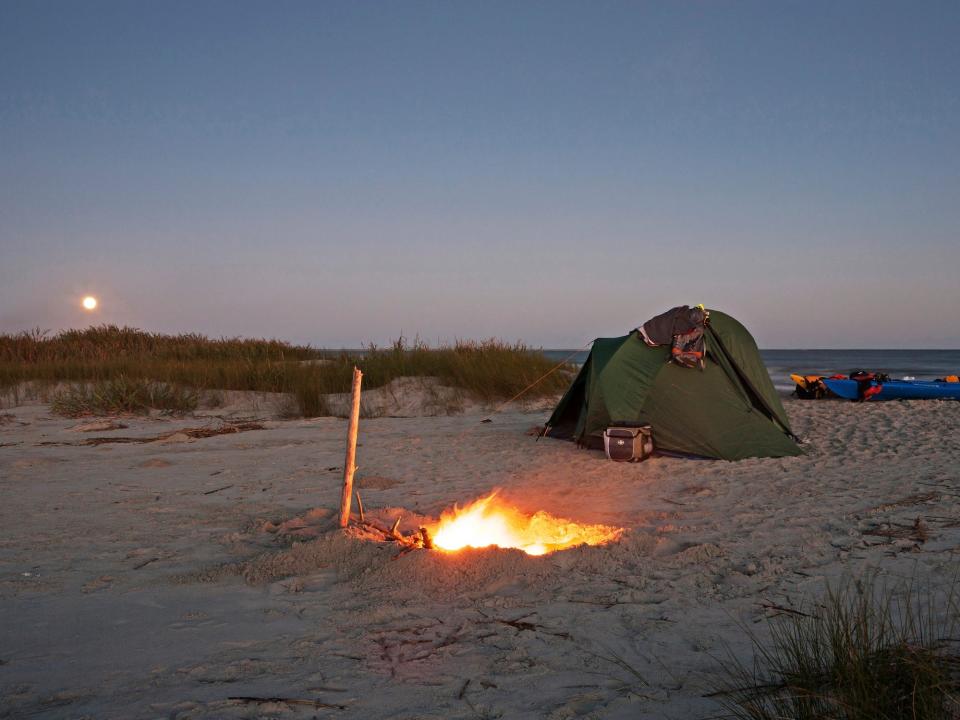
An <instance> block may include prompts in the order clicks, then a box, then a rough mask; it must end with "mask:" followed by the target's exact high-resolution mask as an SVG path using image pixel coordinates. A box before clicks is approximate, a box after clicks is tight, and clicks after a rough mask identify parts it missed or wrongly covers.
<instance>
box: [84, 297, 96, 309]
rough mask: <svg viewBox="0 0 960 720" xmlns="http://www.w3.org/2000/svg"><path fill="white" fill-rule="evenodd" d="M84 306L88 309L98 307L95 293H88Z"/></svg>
mask: <svg viewBox="0 0 960 720" xmlns="http://www.w3.org/2000/svg"><path fill="white" fill-rule="evenodd" d="M83 307H84V308H85V309H87V310H93V309H94V308H95V307H97V299H96V298H95V297H94V296H93V295H87V296H86V297H85V298H84V299H83Z"/></svg>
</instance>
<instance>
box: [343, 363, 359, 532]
mask: <svg viewBox="0 0 960 720" xmlns="http://www.w3.org/2000/svg"><path fill="white" fill-rule="evenodd" d="M362 379H363V373H362V372H360V368H356V367H355V368H354V369H353V395H352V396H351V398H350V424H349V425H348V426H347V458H346V460H344V461H343V492H342V493H341V495H340V527H346V526H347V523H349V522H350V498H352V497H353V473H354V472H355V471H356V469H357V465H356V459H357V426H358V425H359V424H360V381H361V380H362Z"/></svg>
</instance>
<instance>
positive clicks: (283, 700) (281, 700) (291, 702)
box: [227, 695, 347, 710]
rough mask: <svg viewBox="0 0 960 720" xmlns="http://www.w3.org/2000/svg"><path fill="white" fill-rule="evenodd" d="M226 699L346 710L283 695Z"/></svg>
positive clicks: (339, 706) (317, 701) (315, 701)
mask: <svg viewBox="0 0 960 720" xmlns="http://www.w3.org/2000/svg"><path fill="white" fill-rule="evenodd" d="M227 700H233V701H234V702H244V703H284V704H286V705H305V706H306V707H312V708H316V709H317V710H319V709H321V708H330V709H332V710H346V709H347V706H346V705H333V704H331V703H325V702H321V701H320V700H307V699H305V698H285V697H249V696H237V695H235V696H233V697H229V698H227Z"/></svg>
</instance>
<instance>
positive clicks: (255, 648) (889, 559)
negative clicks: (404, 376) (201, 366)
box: [0, 397, 960, 720]
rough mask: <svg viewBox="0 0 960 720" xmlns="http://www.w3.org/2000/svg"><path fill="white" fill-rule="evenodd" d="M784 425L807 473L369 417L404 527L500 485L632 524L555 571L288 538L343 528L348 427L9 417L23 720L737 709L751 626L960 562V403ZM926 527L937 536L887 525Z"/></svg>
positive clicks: (387, 494) (5, 659)
mask: <svg viewBox="0 0 960 720" xmlns="http://www.w3.org/2000/svg"><path fill="white" fill-rule="evenodd" d="M448 399H449V398H446V397H443V398H441V400H442V402H440V401H438V402H439V404H440V405H443V404H445V403H446V402H447V400H448ZM400 404H402V403H400ZM228 409H230V410H233V411H234V412H239V411H240V409H238V407H235V406H233V405H231V406H230V408H228ZM404 409H406V408H404ZM788 411H789V413H790V416H791V418H792V420H793V422H794V425H795V430H796V431H797V432H798V433H799V435H801V436H802V437H803V438H805V439H806V440H807V443H806V445H805V447H806V449H807V454H806V455H805V456H803V457H798V458H789V459H781V460H776V459H765V460H747V461H743V462H739V463H726V462H712V461H691V460H678V459H668V458H655V459H653V460H651V461H648V462H646V463H643V464H640V465H622V464H613V463H609V462H607V461H606V460H605V459H604V458H603V456H602V455H601V454H599V453H595V452H588V451H581V450H577V449H576V448H575V447H574V445H573V444H571V443H566V442H560V441H555V440H541V441H539V442H534V439H533V438H532V437H529V436H527V435H525V434H524V431H525V430H526V429H528V428H529V427H530V426H531V425H534V424H537V423H539V422H542V421H543V420H544V419H545V417H546V413H545V412H543V411H542V410H540V411H537V412H511V413H508V414H501V415H497V416H496V417H495V419H494V422H493V423H490V424H480V423H479V420H480V418H481V417H482V416H481V415H479V414H476V413H475V412H474V413H472V414H468V415H463V416H451V417H445V416H440V417H419V418H403V419H400V418H386V417H383V418H378V419H370V420H365V421H363V422H362V423H361V447H360V448H359V451H358V456H359V457H358V463H359V465H360V466H361V468H360V472H359V478H360V479H359V483H360V487H361V488H362V493H363V497H364V501H365V504H366V505H367V507H368V509H370V510H371V511H372V512H374V513H376V514H377V515H378V516H379V517H381V518H384V519H388V518H392V517H394V516H395V515H396V514H397V513H398V512H401V510H398V508H402V509H403V510H402V512H403V513H404V517H405V518H406V525H405V527H407V528H408V529H410V528H412V527H413V523H414V522H415V521H416V520H418V519H419V518H418V514H419V515H422V516H435V515H436V514H438V513H439V512H440V511H441V510H442V509H444V508H446V507H447V506H449V505H452V504H453V503H455V502H460V503H463V502H465V501H468V500H471V499H473V498H475V497H477V496H479V495H481V494H484V493H486V492H487V491H489V490H490V489H491V488H493V487H502V488H504V495H505V496H506V497H507V498H509V499H510V500H512V501H514V502H515V503H516V504H517V505H519V506H520V507H521V508H522V509H524V510H528V511H531V512H532V511H535V510H540V509H543V510H547V511H549V512H551V513H553V514H555V515H560V516H565V517H569V518H572V519H574V520H579V521H583V522H589V523H606V524H612V525H619V526H623V527H626V528H628V533H627V534H626V536H625V537H624V539H623V540H622V541H621V542H619V543H617V544H614V545H610V546H605V547H597V548H578V549H574V550H570V551H565V552H561V553H555V554H552V555H547V556H544V557H539V558H536V557H529V556H526V555H523V554H522V553H520V552H519V551H504V550H496V549H486V550H477V551H466V552H460V553H457V554H453V555H447V554H443V553H440V552H429V551H416V552H413V553H410V554H408V555H405V556H403V557H401V558H399V559H396V560H394V559H393V558H394V556H395V555H396V554H397V549H396V547H395V546H392V545H386V544H378V543H374V542H370V541H364V540H360V539H357V538H355V537H349V536H345V535H343V534H342V533H339V532H337V531H331V532H324V533H323V534H322V535H321V537H320V538H319V539H318V540H316V541H309V542H303V543H301V544H297V545H295V546H291V542H292V541H291V540H290V539H289V538H287V539H284V538H282V537H278V534H277V533H276V532H270V530H275V529H276V526H277V525H279V524H281V523H283V522H284V521H289V520H291V519H292V518H297V517H303V516H304V515H305V513H306V512H307V511H308V510H310V509H311V508H321V511H320V512H318V513H315V514H314V516H313V517H312V518H311V519H308V520H307V521H306V522H305V523H299V525H305V526H306V531H307V533H306V534H309V533H310V532H311V531H316V530H326V529H327V528H328V527H329V526H330V524H331V517H332V514H333V508H334V507H335V505H336V503H337V501H338V496H339V483H340V477H341V473H340V467H341V465H342V462H343V437H344V434H345V422H344V421H342V420H338V419H332V418H328V419H318V420H292V421H268V422H266V429H263V430H253V431H249V432H243V433H238V434H232V435H222V436H217V437H210V438H204V439H191V438H189V437H188V436H187V435H184V434H174V435H171V436H170V437H168V438H167V439H166V441H165V442H162V443H144V444H140V443H131V444H105V445H99V446H97V445H92V446H88V445H82V444H80V443H84V442H86V441H88V440H89V439H90V438H91V437H108V436H111V435H113V436H124V437H152V436H157V435H161V434H169V433H171V432H173V431H176V430H178V429H182V428H187V427H197V426H199V425H203V424H204V423H210V424H216V423H217V422H219V421H217V420H214V419H210V418H184V419H176V420H168V419H158V418H153V419H144V418H139V419H138V418H122V419H120V420H121V422H122V423H123V424H124V425H127V426H128V427H126V428H118V429H115V430H106V429H104V430H99V429H91V430H90V431H85V430H86V428H84V429H80V428H78V427H77V426H78V425H83V424H87V423H89V422H90V421H89V420H88V421H83V422H78V421H72V420H65V419H59V418H53V417H51V416H50V415H49V411H48V409H47V408H46V407H44V406H40V405H31V406H22V407H16V408H12V409H7V410H6V411H0V498H2V502H0V604H2V605H0V607H2V615H0V717H23V716H37V717H51V718H60V717H63V718H77V717H95V718H133V717H138V718H139V717H163V718H235V717H251V718H253V717H278V718H301V717H302V718H308V717H337V718H438V719H439V718H478V717H502V718H552V719H557V720H559V719H560V718H581V717H582V718H697V717H708V716H711V715H715V714H717V713H719V711H720V709H719V707H718V705H717V704H716V703H715V702H714V701H713V700H711V699H709V698H705V697H703V695H704V694H705V693H707V692H709V690H710V689H711V688H712V687H713V686H714V684H715V683H716V682H717V681H718V680H719V676H718V674H717V673H718V668H719V667H720V664H721V663H720V659H722V658H724V657H725V656H726V653H727V652H728V650H729V651H731V652H733V653H735V654H737V655H738V656H740V657H741V658H743V659H749V657H750V655H749V643H748V642H747V640H746V639H745V636H744V632H743V629H742V626H741V624H743V625H745V626H747V627H750V628H751V629H752V630H754V631H756V632H759V633H761V634H762V633H764V631H765V627H766V625H765V623H764V622H762V620H763V619H764V617H765V616H767V615H770V614H771V613H772V612H773V611H771V610H769V609H767V608H765V607H764V606H763V604H764V603H769V604H775V605H781V606H788V607H789V606H792V607H797V606H799V605H800V604H801V603H802V602H803V601H804V599H805V598H808V599H809V598H815V597H816V596H818V595H819V594H821V593H822V592H823V590H824V587H825V582H826V581H835V580H837V579H839V578H841V577H842V576H843V575H844V574H850V575H854V576H857V575H860V574H862V573H864V572H865V571H867V570H868V569H870V568H880V569H881V571H882V572H883V573H884V574H887V575H889V576H890V577H891V578H909V577H911V576H918V577H921V578H933V579H935V580H936V579H937V578H944V579H946V578H948V577H949V576H952V575H953V574H954V573H955V571H956V568H957V564H956V560H955V558H956V552H957V551H958V550H960V505H958V503H957V498H958V494H960V478H958V475H960V403H957V402H920V401H917V402H893V403H886V404H881V403H877V404H865V405H857V404H852V403H842V402H821V403H803V402H790V403H789V404H788ZM3 412H6V413H9V414H10V416H3ZM385 412H389V411H385ZM103 427H106V426H103ZM918 516H919V517H921V518H922V519H923V522H924V524H925V525H926V528H927V533H928V535H929V537H928V539H927V540H926V541H925V542H919V541H916V540H911V539H909V538H901V539H891V538H884V537H882V536H876V535H870V534H864V533H865V531H869V530H870V529H871V528H875V527H879V526H881V524H882V523H900V524H903V525H905V526H908V525H910V524H911V523H913V522H914V521H915V519H916V518H917V517H918ZM318 518H319V519H318ZM951 525H953V526H954V527H951ZM297 526H298V523H293V524H288V525H287V527H288V528H296V527H297ZM618 658H619V660H620V661H621V662H620V663H618V662H617V659H618ZM234 696H261V697H277V696H279V697H287V698H298V699H311V700H319V701H321V702H323V703H327V704H330V705H336V706H341V707H342V709H329V708H327V709H316V708H313V707H307V706H304V705H291V704H286V703H258V704H245V703H240V702H237V701H231V700H229V699H228V698H230V697H234Z"/></svg>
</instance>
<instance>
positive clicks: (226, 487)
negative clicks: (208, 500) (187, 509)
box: [204, 485, 233, 495]
mask: <svg viewBox="0 0 960 720" xmlns="http://www.w3.org/2000/svg"><path fill="white" fill-rule="evenodd" d="M232 487H233V485H224V486H223V487H218V488H217V489H216V490H207V491H206V492H205V493H204V495H213V494H214V493H218V492H220V491H221V490H229V489H230V488H232Z"/></svg>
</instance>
